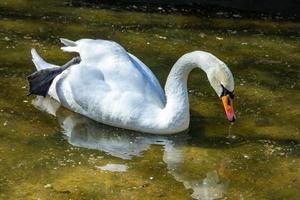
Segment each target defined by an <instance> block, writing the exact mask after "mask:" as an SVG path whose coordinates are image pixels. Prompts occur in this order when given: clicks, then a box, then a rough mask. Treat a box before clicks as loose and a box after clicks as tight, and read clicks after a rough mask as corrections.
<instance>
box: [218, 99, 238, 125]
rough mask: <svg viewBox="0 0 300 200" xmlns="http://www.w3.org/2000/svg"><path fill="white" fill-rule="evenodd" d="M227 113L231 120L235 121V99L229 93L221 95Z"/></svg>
mask: <svg viewBox="0 0 300 200" xmlns="http://www.w3.org/2000/svg"><path fill="white" fill-rule="evenodd" d="M221 99H222V102H223V105H224V109H225V113H226V116H227V119H228V121H229V122H234V121H235V119H236V117H235V114H234V110H233V99H232V98H231V97H230V96H229V95H225V96H222V97H221Z"/></svg>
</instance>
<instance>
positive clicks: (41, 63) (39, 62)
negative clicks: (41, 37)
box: [31, 49, 59, 70]
mask: <svg viewBox="0 0 300 200" xmlns="http://www.w3.org/2000/svg"><path fill="white" fill-rule="evenodd" d="M31 55H32V62H33V63H34V65H35V67H36V69H37V70H42V69H47V68H52V67H59V66H57V65H53V64H50V63H47V62H46V61H45V60H44V59H43V58H41V56H40V55H39V54H38V53H37V52H36V50H35V49H31Z"/></svg>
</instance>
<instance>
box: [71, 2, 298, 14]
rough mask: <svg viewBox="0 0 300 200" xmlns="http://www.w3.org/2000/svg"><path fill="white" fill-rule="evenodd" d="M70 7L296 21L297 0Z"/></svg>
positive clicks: (78, 3)
mask: <svg viewBox="0 0 300 200" xmlns="http://www.w3.org/2000/svg"><path fill="white" fill-rule="evenodd" d="M66 3H67V4H69V5H72V6H83V5H93V6H101V7H103V6H104V7H105V8H107V7H110V8H111V7H112V6H114V7H115V8H116V9H126V10H135V11H142V12H159V13H181V14H192V15H207V14H213V13H215V12H218V11H223V12H235V13H242V14H244V15H247V16H251V17H256V18H257V17H261V16H262V15H263V16H264V15H268V16H273V17H275V16H278V15H280V16H284V17H293V18H298V17H299V13H300V1H299V0H287V1H281V0H264V1H257V0H244V1H241V0H221V1H220V0H172V1H167V0H150V1H146V0H121V1H114V0H104V1H103V0H69V1H67V2H66Z"/></svg>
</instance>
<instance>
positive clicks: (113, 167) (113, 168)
mask: <svg viewBox="0 0 300 200" xmlns="http://www.w3.org/2000/svg"><path fill="white" fill-rule="evenodd" d="M96 168H97V169H100V170H104V171H110V172H126V171H127V169H128V166H127V165H120V164H107V165H105V166H97V167H96Z"/></svg>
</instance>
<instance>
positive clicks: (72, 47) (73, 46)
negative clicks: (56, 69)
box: [60, 38, 79, 53]
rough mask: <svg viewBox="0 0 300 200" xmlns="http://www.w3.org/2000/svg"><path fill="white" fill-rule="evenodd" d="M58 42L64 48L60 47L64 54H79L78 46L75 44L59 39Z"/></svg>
mask: <svg viewBox="0 0 300 200" xmlns="http://www.w3.org/2000/svg"><path fill="white" fill-rule="evenodd" d="M60 42H61V43H63V44H64V45H65V46H64V47H61V50H63V51H65V52H78V53H79V48H78V45H77V43H76V42H74V41H72V40H68V39H65V38H60Z"/></svg>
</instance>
